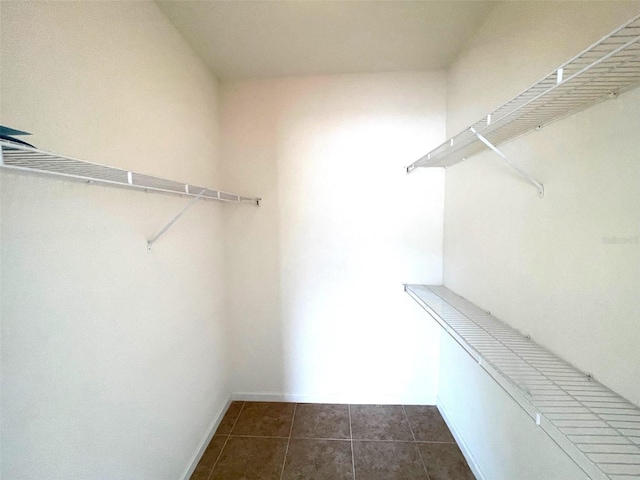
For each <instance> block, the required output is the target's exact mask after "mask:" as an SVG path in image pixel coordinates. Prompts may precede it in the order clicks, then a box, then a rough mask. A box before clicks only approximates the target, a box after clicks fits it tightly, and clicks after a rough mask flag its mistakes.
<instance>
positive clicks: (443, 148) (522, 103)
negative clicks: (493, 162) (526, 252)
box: [406, 14, 640, 173]
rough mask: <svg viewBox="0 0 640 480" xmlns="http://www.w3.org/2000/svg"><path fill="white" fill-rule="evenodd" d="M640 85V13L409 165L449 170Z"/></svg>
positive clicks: (411, 167) (409, 167)
mask: <svg viewBox="0 0 640 480" xmlns="http://www.w3.org/2000/svg"><path fill="white" fill-rule="evenodd" d="M638 83H640V14H639V15H636V16H635V17H633V18H632V19H630V20H629V21H628V22H626V23H624V24H623V25H621V26H620V27H618V28H617V29H615V30H614V31H613V32H611V33H610V34H608V35H607V36H605V37H603V38H602V39H601V40H599V41H598V42H596V43H594V44H593V45H591V46H590V47H589V48H587V49H586V50H584V51H583V52H581V53H580V54H578V55H576V56H575V57H573V58H572V59H571V60H569V61H568V62H566V63H564V64H563V65H561V66H560V67H558V68H557V69H555V70H554V71H553V72H552V73H550V74H549V75H547V76H546V77H544V78H543V79H542V80H540V81H539V82H537V83H535V84H533V85H532V86H530V87H529V88H528V89H526V90H525V91H524V92H522V93H521V94H520V95H518V96H517V97H515V98H514V99H512V100H511V101H509V102H507V103H505V104H504V105H502V106H501V107H500V108H498V109H496V110H494V111H493V112H491V113H490V114H488V115H487V116H485V117H484V118H483V119H482V120H479V121H477V122H476V123H475V124H473V125H472V126H471V127H469V128H466V129H464V130H463V131H462V132H460V133H458V134H457V135H455V136H453V137H451V138H450V139H448V140H447V141H446V142H444V143H442V144H441V145H439V146H438V147H436V148H435V149H433V150H432V151H430V152H429V153H427V154H426V155H424V156H423V157H421V158H420V159H418V160H416V161H415V162H413V163H412V164H411V165H409V166H408V167H406V170H407V173H410V172H412V171H413V170H415V169H416V168H419V167H427V168H429V167H449V166H452V165H455V164H457V163H459V162H461V161H463V160H465V159H467V158H469V157H471V156H472V155H475V154H476V153H479V152H481V151H483V150H485V148H487V146H486V145H485V144H484V143H483V142H482V141H481V140H480V139H479V138H478V137H477V136H476V135H475V134H474V133H473V132H472V131H471V128H474V129H475V130H476V131H477V132H480V133H481V134H482V136H483V137H484V138H486V139H487V140H488V141H489V142H491V143H492V144H493V145H500V144H501V143H504V142H506V141H508V140H512V139H514V138H516V137H519V136H520V135H523V134H525V133H528V132H530V131H532V130H535V129H538V128H540V127H541V126H543V125H547V124H549V123H551V122H554V121H556V120H559V119H561V118H564V117H566V116H568V115H571V114H573V113H576V112H577V111H580V110H583V109H584V108H587V107H589V106H591V105H593V104H594V103H597V102H598V101H601V100H605V99H608V98H615V96H616V95H617V94H618V93H621V92H623V91H626V90H629V89H631V88H634V87H635V86H637V85H638Z"/></svg>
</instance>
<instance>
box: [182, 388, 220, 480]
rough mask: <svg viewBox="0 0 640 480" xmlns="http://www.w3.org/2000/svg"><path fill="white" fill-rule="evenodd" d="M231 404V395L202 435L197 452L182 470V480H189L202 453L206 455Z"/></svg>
mask: <svg viewBox="0 0 640 480" xmlns="http://www.w3.org/2000/svg"><path fill="white" fill-rule="evenodd" d="M229 405H231V395H229V396H228V397H227V401H226V402H225V403H224V404H223V405H222V408H220V410H219V411H218V414H217V415H216V416H215V417H214V418H213V421H212V422H211V424H210V425H209V428H207V431H206V432H205V434H204V437H202V440H200V443H199V444H198V448H197V449H196V451H195V453H194V454H193V456H192V457H191V460H189V463H188V464H187V467H186V468H185V470H184V472H182V476H181V477H180V480H189V478H190V477H191V475H192V474H193V471H194V470H195V469H196V467H197V466H198V462H199V461H200V459H201V458H202V455H204V451H205V450H206V449H207V447H208V446H209V442H211V439H212V438H213V434H214V433H216V430H217V429H218V426H219V425H220V422H221V421H222V417H224V414H225V413H227V409H228V408H229Z"/></svg>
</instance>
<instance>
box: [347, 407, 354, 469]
mask: <svg viewBox="0 0 640 480" xmlns="http://www.w3.org/2000/svg"><path fill="white" fill-rule="evenodd" d="M347 410H348V411H349V438H350V440H351V467H352V469H353V480H356V460H355V451H354V449H353V427H352V426H351V405H349V404H347Z"/></svg>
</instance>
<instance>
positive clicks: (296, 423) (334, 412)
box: [291, 403, 351, 438]
mask: <svg viewBox="0 0 640 480" xmlns="http://www.w3.org/2000/svg"><path fill="white" fill-rule="evenodd" d="M291 436H292V437H293V438H351V430H350V428H349V407H348V405H328V404H317V403H299V404H298V406H297V407H296V415H295V418H294V420H293V430H292V433H291Z"/></svg>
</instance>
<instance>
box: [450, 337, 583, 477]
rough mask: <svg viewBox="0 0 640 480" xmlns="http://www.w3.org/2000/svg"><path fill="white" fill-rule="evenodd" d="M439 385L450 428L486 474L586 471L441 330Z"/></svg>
mask: <svg viewBox="0 0 640 480" xmlns="http://www.w3.org/2000/svg"><path fill="white" fill-rule="evenodd" d="M441 347H442V348H441V351H442V355H441V356H440V370H441V375H440V391H439V393H438V405H439V406H440V407H441V408H442V406H444V408H445V412H446V415H447V416H448V417H449V419H450V420H451V422H452V423H451V425H450V427H452V429H454V430H455V431H456V432H457V434H458V435H459V436H460V437H462V439H463V445H462V447H463V448H465V447H464V445H466V446H467V447H468V450H467V453H468V454H470V455H471V457H472V461H473V462H474V463H475V464H476V465H478V466H479V469H480V472H479V473H480V474H481V475H482V476H481V477H479V478H482V479H486V480H513V479H516V478H517V479H518V480H541V479H544V480H568V479H571V480H586V479H588V478H589V477H588V476H587V475H586V474H585V473H584V472H583V471H582V470H581V469H580V468H579V467H578V466H577V465H576V464H575V463H574V462H573V461H572V460H571V459H570V458H569V457H567V456H566V455H565V454H564V453H563V452H562V451H561V450H560V448H559V447H558V446H557V445H556V444H555V443H554V442H553V440H551V438H549V436H547V434H546V433H544V432H543V431H542V430H540V428H539V427H537V426H536V424H535V421H534V419H532V418H531V417H529V416H528V415H527V413H525V411H524V410H522V409H521V408H520V407H519V406H518V404H517V403H515V402H514V401H513V399H512V398H511V397H510V396H509V395H508V394H507V393H506V392H505V391H504V390H503V389H502V388H501V387H500V386H499V385H498V384H497V383H496V382H495V381H494V380H493V379H492V378H491V377H490V376H489V374H487V373H486V372H485V371H484V370H483V369H482V368H481V367H480V366H479V365H478V364H477V362H475V361H474V360H473V359H472V358H471V357H470V356H469V355H468V354H467V353H466V352H465V351H464V350H463V349H462V348H461V347H460V346H459V345H458V344H457V343H456V342H455V341H454V340H453V339H452V338H451V337H450V336H449V335H448V334H446V333H444V332H442V340H441Z"/></svg>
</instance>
